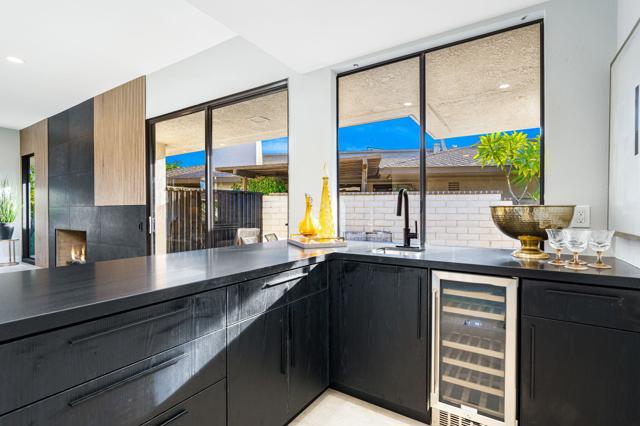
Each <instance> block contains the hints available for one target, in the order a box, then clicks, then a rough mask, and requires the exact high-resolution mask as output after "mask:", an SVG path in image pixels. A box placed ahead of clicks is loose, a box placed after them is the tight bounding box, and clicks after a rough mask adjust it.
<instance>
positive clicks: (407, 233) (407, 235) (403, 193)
mask: <svg viewBox="0 0 640 426" xmlns="http://www.w3.org/2000/svg"><path fill="white" fill-rule="evenodd" d="M403 198H404V229H403V230H402V231H403V236H404V238H403V240H404V242H403V244H402V246H399V247H411V239H412V238H418V221H417V220H416V221H415V227H416V231H415V232H411V229H410V228H409V193H408V192H407V190H406V189H405V188H402V189H401V190H400V192H398V209H397V210H396V215H398V216H402V199H403Z"/></svg>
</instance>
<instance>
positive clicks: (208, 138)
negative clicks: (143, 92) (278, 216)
mask: <svg viewBox="0 0 640 426" xmlns="http://www.w3.org/2000/svg"><path fill="white" fill-rule="evenodd" d="M284 90H286V92H287V175H288V177H287V180H289V177H290V175H291V172H290V168H289V139H288V138H289V132H290V129H289V127H290V125H289V116H290V108H289V105H290V95H289V82H288V79H284V80H279V81H276V82H273V83H269V84H265V85H263V86H259V87H255V88H253V89H249V90H244V91H242V92H238V93H234V94H231V95H228V96H223V97H221V98H217V99H214V100H210V101H206V102H202V103H200V104H197V105H192V106H189V107H186V108H182V109H179V110H176V111H172V112H169V113H166V114H162V115H158V116H156V117H152V118H148V119H147V120H145V133H146V134H145V139H146V150H145V151H146V158H145V164H146V166H147V170H146V175H147V176H146V177H147V188H146V191H147V218H148V221H149V225H151V221H152V218H154V213H153V212H154V208H155V194H154V181H155V164H154V163H155V161H154V159H155V157H156V151H155V150H156V137H155V125H156V124H157V123H160V122H163V121H167V120H172V119H174V118H179V117H183V116H187V115H190V114H193V113H197V112H202V111H204V113H205V123H204V131H205V135H204V138H205V157H206V158H205V181H206V183H207V185H206V191H207V223H206V240H205V249H209V248H212V247H213V223H214V217H213V209H212V208H211V206H210V200H213V199H214V192H215V190H214V189H213V187H212V185H211V165H212V164H213V111H214V110H215V109H219V108H223V107H225V106H229V105H233V104H237V103H240V102H244V101H248V100H251V99H255V98H260V97H262V96H267V95H270V94H273V93H277V92H281V91H284ZM290 198H291V194H290V191H287V210H288V209H289V201H290ZM288 214H289V212H288V211H287V217H288ZM148 229H149V230H148V232H147V254H150V255H153V254H155V232H154V231H153V229H152V227H151V226H149V227H148Z"/></svg>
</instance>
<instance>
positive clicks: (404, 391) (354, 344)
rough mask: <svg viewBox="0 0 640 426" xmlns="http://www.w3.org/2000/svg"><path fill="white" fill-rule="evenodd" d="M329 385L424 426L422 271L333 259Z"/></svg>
mask: <svg viewBox="0 0 640 426" xmlns="http://www.w3.org/2000/svg"><path fill="white" fill-rule="evenodd" d="M330 282H331V327H332V328H331V385H332V387H335V388H336V389H338V390H341V391H344V392H347V393H350V394H352V395H354V396H356V397H360V398H362V399H365V400H368V401H370V402H372V403H374V404H377V405H380V406H383V407H385V408H388V409H390V410H393V411H396V412H399V413H401V414H404V415H407V416H409V417H412V418H415V419H418V420H421V421H426V420H427V406H428V389H427V387H428V383H429V382H428V380H429V373H428V369H427V366H428V358H427V347H428V345H429V324H428V318H429V315H428V314H429V275H428V271H427V269H421V268H409V267H401V266H394V265H386V264H376V263H367V262H357V261H349V260H334V261H331V262H330Z"/></svg>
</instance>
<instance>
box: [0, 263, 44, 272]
mask: <svg viewBox="0 0 640 426" xmlns="http://www.w3.org/2000/svg"><path fill="white" fill-rule="evenodd" d="M0 263H1V262H0ZM31 269H38V268H37V267H36V266H33V265H31V264H29V263H19V264H17V265H12V266H2V267H0V274H2V273H3V272H16V271H29V270H31Z"/></svg>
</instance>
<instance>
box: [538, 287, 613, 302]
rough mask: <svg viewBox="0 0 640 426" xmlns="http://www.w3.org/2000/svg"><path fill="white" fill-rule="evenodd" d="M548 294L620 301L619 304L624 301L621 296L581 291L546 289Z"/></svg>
mask: <svg viewBox="0 0 640 426" xmlns="http://www.w3.org/2000/svg"><path fill="white" fill-rule="evenodd" d="M546 292H547V293H551V294H561V295H563V296H582V297H592V298H594V299H603V300H610V301H618V302H619V301H621V300H622V297H620V296H611V295H609V294H597V293H582V292H579V291H569V290H555V289H551V288H548V289H546Z"/></svg>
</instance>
